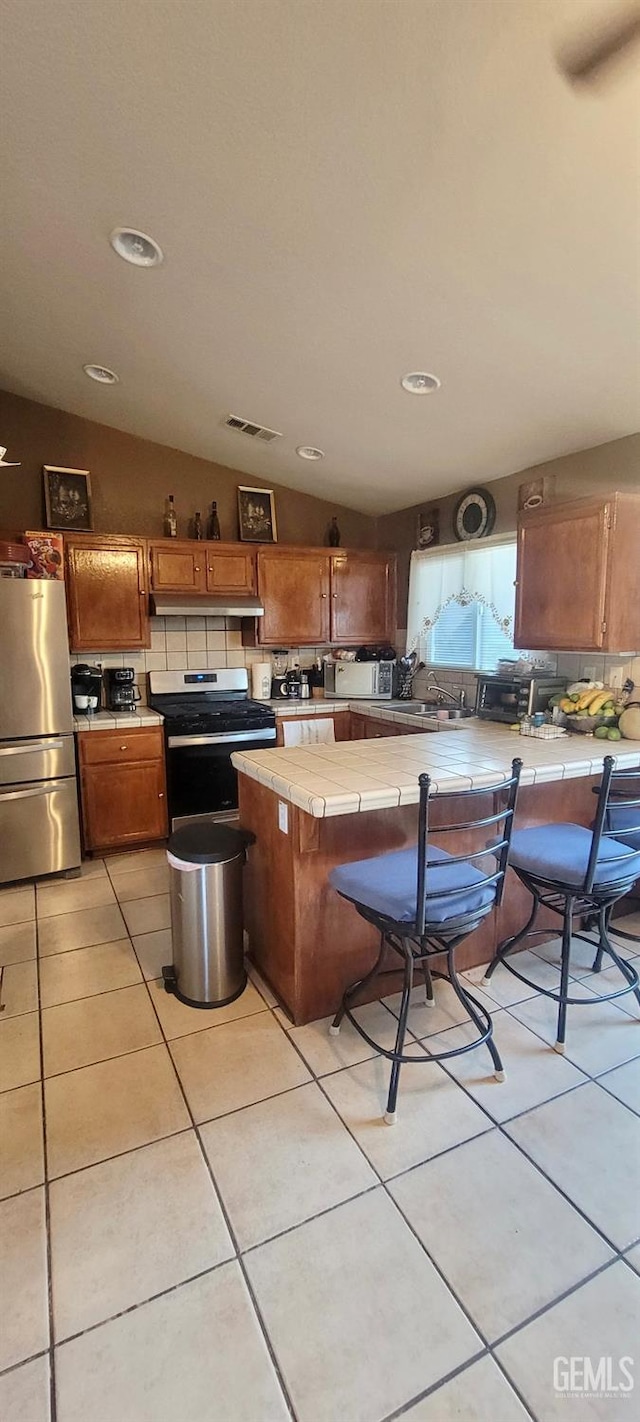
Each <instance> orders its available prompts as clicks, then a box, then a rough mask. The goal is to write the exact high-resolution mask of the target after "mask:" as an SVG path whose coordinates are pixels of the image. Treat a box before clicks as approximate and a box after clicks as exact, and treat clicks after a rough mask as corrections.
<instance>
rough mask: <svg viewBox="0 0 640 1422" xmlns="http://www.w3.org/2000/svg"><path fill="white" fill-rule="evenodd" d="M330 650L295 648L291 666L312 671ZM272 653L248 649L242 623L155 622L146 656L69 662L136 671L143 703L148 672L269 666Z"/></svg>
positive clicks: (76, 657)
mask: <svg viewBox="0 0 640 1422" xmlns="http://www.w3.org/2000/svg"><path fill="white" fill-rule="evenodd" d="M327 651H328V648H326V647H291V648H290V649H289V665H290V666H293V665H294V663H295V662H299V663H300V666H302V667H306V666H310V665H311V664H312V662H314V661H315V659H316V657H321V656H323V654H324V653H325V652H327ZM270 659H271V653H270V651H269V649H268V648H260V647H255V648H254V647H243V645H242V630H241V621H240V618H238V617H152V618H151V647H150V648H149V650H148V651H146V652H76V653H72V654H71V656H70V658H69V660H70V663H71V665H73V664H74V663H76V662H89V663H90V665H92V666H94V665H96V666H102V667H133V669H134V671H135V674H136V676H135V679H136V685H137V687H138V690H139V692H140V695H141V697H142V701H143V703H144V702H145V701H146V699H147V672H150V671H192V670H202V669H204V668H205V667H207V668H211V667H250V666H251V663H252V662H264V661H270Z"/></svg>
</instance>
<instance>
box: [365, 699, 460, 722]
mask: <svg viewBox="0 0 640 1422" xmlns="http://www.w3.org/2000/svg"><path fill="white" fill-rule="evenodd" d="M385 704H386V706H387V707H388V709H389V710H392V711H402V712H406V714H407V716H434V717H435V716H436V714H437V713H438V712H442V711H446V713H447V720H448V721H463V720H466V719H467V717H468V716H474V715H475V712H474V710H473V708H472V707H471V706H439V705H438V704H437V703H436V702H434V701H387V702H386V703H385ZM438 720H444V717H443V716H439V717H438Z"/></svg>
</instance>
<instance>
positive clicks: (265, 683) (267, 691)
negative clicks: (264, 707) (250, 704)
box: [251, 662, 271, 701]
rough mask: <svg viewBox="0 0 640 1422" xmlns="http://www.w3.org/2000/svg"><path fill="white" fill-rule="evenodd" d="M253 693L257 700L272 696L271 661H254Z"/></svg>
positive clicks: (252, 673) (264, 699) (252, 672)
mask: <svg viewBox="0 0 640 1422" xmlns="http://www.w3.org/2000/svg"><path fill="white" fill-rule="evenodd" d="M251 695H252V696H253V698H254V700H255V701H268V700H269V697H270V696H271V662H254V663H253V665H252V667H251Z"/></svg>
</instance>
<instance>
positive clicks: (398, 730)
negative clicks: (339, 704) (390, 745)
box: [351, 711, 422, 741]
mask: <svg viewBox="0 0 640 1422" xmlns="http://www.w3.org/2000/svg"><path fill="white" fill-rule="evenodd" d="M421 730H422V727H421V726H403V725H401V724H400V722H399V721H384V720H383V719H382V717H381V716H379V717H378V716H368V715H365V714H364V713H361V712H359V711H352V712H351V740H352V741H375V740H378V739H388V737H389V736H415V735H419V734H420V731H421Z"/></svg>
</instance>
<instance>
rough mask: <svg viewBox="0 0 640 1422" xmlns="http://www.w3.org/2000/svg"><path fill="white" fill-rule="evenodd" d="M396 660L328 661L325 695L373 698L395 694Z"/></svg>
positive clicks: (326, 664)
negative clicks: (394, 675) (394, 674)
mask: <svg viewBox="0 0 640 1422" xmlns="http://www.w3.org/2000/svg"><path fill="white" fill-rule="evenodd" d="M394 666H395V662H326V663H325V670H324V693H325V696H336V697H339V698H341V697H343V696H344V697H345V699H346V700H350V699H351V698H353V699H354V700H355V699H357V698H358V697H363V698H364V699H368V700H372V699H373V698H374V697H375V698H376V699H382V698H383V697H387V698H390V697H391V696H392V695H393V668H394Z"/></svg>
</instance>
